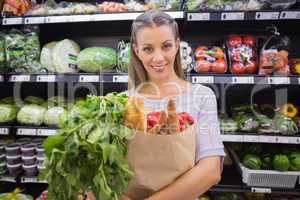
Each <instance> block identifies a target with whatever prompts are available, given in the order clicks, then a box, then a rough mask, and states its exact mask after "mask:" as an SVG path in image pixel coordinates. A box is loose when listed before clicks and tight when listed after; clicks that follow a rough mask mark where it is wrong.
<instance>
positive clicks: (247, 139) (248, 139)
mask: <svg viewBox="0 0 300 200" xmlns="http://www.w3.org/2000/svg"><path fill="white" fill-rule="evenodd" d="M244 142H259V136H256V135H244Z"/></svg>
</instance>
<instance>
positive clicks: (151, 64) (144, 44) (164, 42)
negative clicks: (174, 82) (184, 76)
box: [133, 25, 179, 81]
mask: <svg viewBox="0 0 300 200" xmlns="http://www.w3.org/2000/svg"><path fill="white" fill-rule="evenodd" d="M133 47H134V51H135V53H136V55H137V57H138V58H139V59H140V60H141V62H142V63H143V65H144V68H145V70H146V71H147V73H148V77H149V78H150V80H159V81H163V80H168V79H170V78H172V77H173V76H176V73H175V70H174V62H175V57H176V53H177V52H178V48H179V39H177V40H176V39H175V36H174V33H173V32H172V30H171V28H170V27H169V26H167V25H163V26H160V27H145V28H143V29H141V30H139V31H138V33H137V38H136V44H133Z"/></svg>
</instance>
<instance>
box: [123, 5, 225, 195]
mask: <svg viewBox="0 0 300 200" xmlns="http://www.w3.org/2000/svg"><path fill="white" fill-rule="evenodd" d="M179 45H180V40H179V33H178V25H177V23H176V21H175V20H174V19H172V18H171V17H170V16H169V15H167V14H165V13H163V12H161V11H159V10H151V11H148V12H145V13H144V14H142V15H140V16H139V17H138V18H137V19H136V20H135V21H134V22H133V25H132V34H131V63H130V68H129V79H130V83H129V84H130V85H129V88H130V90H129V91H130V95H136V96H141V97H143V98H144V104H145V108H147V109H149V110H157V111H159V110H164V109H165V108H166V104H167V100H169V99H170V98H172V99H174V100H175V102H176V105H177V110H178V111H185V112H188V113H189V114H190V115H192V116H193V117H194V119H197V122H198V127H197V141H196V143H197V146H196V163H195V166H194V167H193V168H192V169H190V170H189V171H187V172H186V173H185V174H184V175H182V176H181V177H180V178H178V179H177V180H176V181H174V182H173V183H172V184H170V185H169V186H167V187H165V188H164V189H162V190H161V191H158V192H157V193H155V194H153V195H152V196H150V197H148V198H147V200H189V199H196V198H197V197H198V196H199V195H200V194H202V193H204V192H206V191H207V190H208V189H209V188H211V187H212V186H213V185H215V184H216V183H218V182H219V181H220V178H221V170H222V159H223V157H224V156H225V153H224V150H223V144H222V142H221V140H220V134H219V125H218V121H217V104H216V98H215V95H214V93H213V91H212V90H211V89H209V88H208V87H205V86H202V85H191V84H190V83H189V82H187V81H185V80H184V73H183V70H182V68H181V63H180V54H179V48H180V47H179ZM220 166H221V167H220ZM122 198H123V199H129V198H128V197H126V196H123V197H122Z"/></svg>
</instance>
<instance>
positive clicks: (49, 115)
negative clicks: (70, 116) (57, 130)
mask: <svg viewBox="0 0 300 200" xmlns="http://www.w3.org/2000/svg"><path fill="white" fill-rule="evenodd" d="M66 112H67V111H66V110H65V109H64V108H63V107H59V106H55V107H51V108H49V109H48V110H47V111H46V113H45V116H44V123H45V124H46V125H55V126H58V124H59V117H60V115H62V114H64V113H66Z"/></svg>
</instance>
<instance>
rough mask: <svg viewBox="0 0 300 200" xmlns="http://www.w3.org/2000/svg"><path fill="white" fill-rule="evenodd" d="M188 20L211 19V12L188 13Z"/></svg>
mask: <svg viewBox="0 0 300 200" xmlns="http://www.w3.org/2000/svg"><path fill="white" fill-rule="evenodd" d="M187 19H188V21H209V20H210V13H188V14H187Z"/></svg>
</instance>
